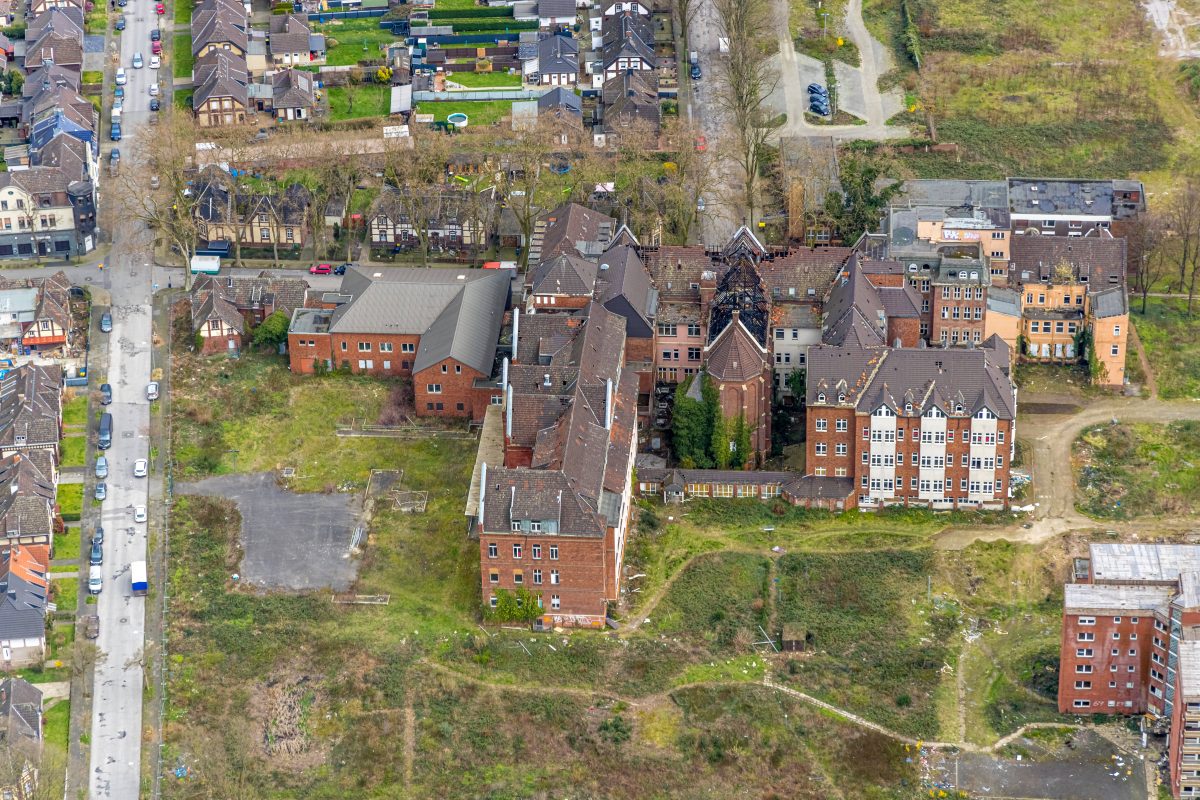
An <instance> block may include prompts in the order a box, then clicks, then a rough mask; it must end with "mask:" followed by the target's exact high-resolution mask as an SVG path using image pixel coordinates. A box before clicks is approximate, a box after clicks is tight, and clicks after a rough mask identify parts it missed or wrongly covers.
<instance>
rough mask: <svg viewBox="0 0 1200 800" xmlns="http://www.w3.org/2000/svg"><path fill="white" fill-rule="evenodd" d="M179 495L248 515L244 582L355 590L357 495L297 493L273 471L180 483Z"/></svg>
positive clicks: (244, 532)
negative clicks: (220, 500) (229, 505)
mask: <svg viewBox="0 0 1200 800" xmlns="http://www.w3.org/2000/svg"><path fill="white" fill-rule="evenodd" d="M176 492H177V493H178V494H196V495H205V496H208V497H226V498H228V499H230V500H232V501H234V502H235V503H237V507H238V511H239V512H240V513H241V515H242V548H243V556H242V566H241V573H240V574H241V579H242V580H243V581H245V582H247V583H250V584H252V585H254V586H261V587H263V588H266V589H292V590H305V589H333V590H335V591H344V590H346V589H349V588H350V586H351V584H353V583H354V579H355V577H356V576H357V574H358V562H357V561H355V560H354V559H352V558H350V555H349V550H350V539H351V536H352V535H353V533H354V527H355V524H356V520H357V513H358V507H359V499H360V498H359V495H357V494H344V493H333V494H315V493H312V494H295V493H293V492H289V491H286V490H284V489H281V488H280V487H279V486H278V485H277V484H276V482H275V475H274V474H272V473H265V472H264V473H256V474H250V475H221V476H218V477H215V478H205V479H204V480H202V481H198V482H196V483H187V484H180V485H179V486H178V487H177V488H176Z"/></svg>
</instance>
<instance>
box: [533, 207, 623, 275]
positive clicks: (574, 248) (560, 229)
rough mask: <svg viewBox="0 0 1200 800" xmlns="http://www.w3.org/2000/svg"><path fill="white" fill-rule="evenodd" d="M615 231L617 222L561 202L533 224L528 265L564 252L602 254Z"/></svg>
mask: <svg viewBox="0 0 1200 800" xmlns="http://www.w3.org/2000/svg"><path fill="white" fill-rule="evenodd" d="M616 231H617V221H616V220H615V219H614V218H612V217H610V216H608V215H607V214H603V213H601V212H599V211H594V210H592V209H590V208H588V207H587V206H584V205H580V204H579V203H563V204H562V205H561V206H558V207H557V208H555V209H553V210H551V211H548V212H546V213H544V214H542V215H541V216H539V217H538V218H537V220H536V221H535V222H534V228H533V236H532V237H531V239H530V243H529V263H530V264H534V265H536V264H537V263H538V262H539V261H542V260H545V259H550V258H554V257H555V256H558V255H562V254H564V253H566V254H570V255H581V256H594V255H599V254H600V253H603V252H604V251H605V250H607V249H608V247H609V244H610V243H611V242H612V239H613V235H614V234H615V233H616Z"/></svg>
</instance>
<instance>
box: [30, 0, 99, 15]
mask: <svg viewBox="0 0 1200 800" xmlns="http://www.w3.org/2000/svg"><path fill="white" fill-rule="evenodd" d="M83 6H84V2H83V0H29V5H28V6H27V8H26V11H25V13H26V15H27V16H29V17H36V16H38V15H39V14H41V13H43V12H45V11H49V10H50V9H54V8H67V9H71V8H73V9H78V10H79V11H82V10H83Z"/></svg>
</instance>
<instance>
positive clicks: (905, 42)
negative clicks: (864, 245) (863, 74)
mask: <svg viewBox="0 0 1200 800" xmlns="http://www.w3.org/2000/svg"><path fill="white" fill-rule="evenodd" d="M864 5H865V8H864V18H865V20H866V22H867V25H868V27H869V28H870V29H871V30H872V32H873V33H874V34H875V35H876V36H878V37H879V38H880V39H881V40H882V41H884V42H885V43H887V44H888V45H890V46H891V48H892V51H893V53H894V54H895V56H896V61H897V62H898V63H900V64H901V65H902V67H901V69H900V71H899V72H898V73H897V74H896V75H893V76H889V77H888V78H887V80H888V81H890V82H893V85H894V82H896V81H899V82H902V83H903V84H904V86H905V88H906V90H907V91H909V92H910V94H912V95H914V96H915V98H916V99H917V100H918V103H917V110H916V113H915V114H913V115H906V119H910V120H912V121H913V122H915V123H916V124H917V126H918V131H919V133H920V134H921V135H922V136H924V135H926V134H927V133H928V131H927V130H926V129H925V125H924V120H925V119H926V114H927V112H928V113H931V114H932V117H933V120H934V123H935V125H936V129H937V137H938V140H939V141H941V142H953V143H957V144H958V145H959V146H960V147H961V148H962V150H961V153H960V154H959V155H956V154H954V153H912V154H902V155H900V156H899V157H900V159H901V161H902V162H903V164H904V165H905V167H906V168H907V169H909V170H911V172H912V174H914V175H916V176H919V177H959V178H1002V177H1005V176H1008V175H1071V176H1079V177H1125V176H1127V175H1129V174H1131V173H1146V172H1150V171H1153V170H1160V169H1163V168H1165V167H1167V166H1168V164H1169V163H1170V161H1171V159H1172V158H1173V157H1174V156H1175V155H1177V154H1178V151H1179V150H1180V149H1181V148H1182V147H1184V146H1190V145H1188V142H1189V140H1190V135H1191V134H1192V133H1194V131H1195V130H1196V127H1197V119H1196V114H1195V110H1194V104H1193V103H1191V102H1190V101H1189V100H1188V99H1187V98H1186V96H1185V94H1184V91H1183V90H1182V88H1181V87H1180V86H1179V83H1178V72H1177V68H1176V65H1175V64H1174V63H1170V62H1167V61H1165V60H1162V59H1160V58H1159V57H1158V54H1157V49H1158V35H1157V34H1156V33H1155V32H1154V31H1153V30H1152V29H1151V28H1150V26H1149V23H1148V22H1147V20H1146V18H1145V11H1144V9H1143V7H1142V6H1141V5H1139V4H1137V3H1128V2H1124V0H1065V2H1059V3H1049V4H1047V3H1042V2H1038V0H866V2H865V3H864ZM918 60H919V62H920V70H919V71H918V70H917V69H916V62H917V61H918ZM1177 142H1179V144H1178V145H1177V144H1176V143H1177Z"/></svg>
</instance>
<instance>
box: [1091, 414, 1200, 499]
mask: <svg viewBox="0 0 1200 800" xmlns="http://www.w3.org/2000/svg"><path fill="white" fill-rule="evenodd" d="M1072 460H1073V461H1074V462H1075V480H1076V485H1077V490H1078V497H1077V498H1076V501H1075V502H1076V505H1077V506H1078V507H1079V510H1080V511H1082V512H1083V513H1085V514H1087V515H1089V516H1092V517H1096V518H1098V519H1129V518H1131V517H1138V516H1144V515H1154V514H1170V515H1182V514H1194V513H1196V511H1197V510H1200V422H1194V421H1186V420H1185V421H1181V422H1171V423H1168V424H1166V425H1156V424H1153V423H1147V422H1139V423H1133V424H1120V425H1094V426H1092V427H1091V428H1088V429H1086V430H1084V431H1083V433H1082V434H1080V436H1079V438H1078V439H1077V440H1076V441H1075V446H1074V452H1073V458H1072Z"/></svg>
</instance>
